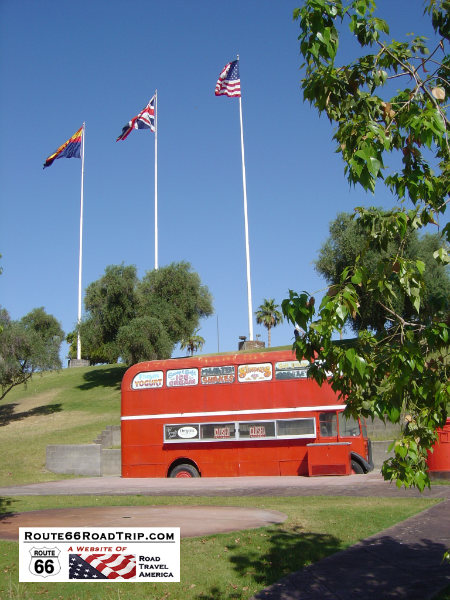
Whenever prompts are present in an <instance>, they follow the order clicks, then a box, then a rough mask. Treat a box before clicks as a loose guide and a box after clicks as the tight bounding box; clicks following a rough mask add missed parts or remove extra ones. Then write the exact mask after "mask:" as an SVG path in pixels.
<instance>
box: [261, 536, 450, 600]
mask: <svg viewBox="0 0 450 600" xmlns="http://www.w3.org/2000/svg"><path fill="white" fill-rule="evenodd" d="M445 549H446V548H445V544H442V543H438V542H434V541H431V540H429V539H419V540H417V541H414V542H406V541H403V540H401V539H400V540H399V539H396V538H393V537H391V536H387V535H386V536H382V537H379V538H375V539H374V538H372V539H367V540H363V541H362V542H361V543H359V544H357V545H355V546H352V547H351V548H349V549H348V550H346V551H345V552H339V553H338V554H336V555H335V556H334V557H330V559H329V560H324V561H322V562H319V563H317V564H315V565H312V566H311V567H309V568H308V569H306V570H303V571H297V572H293V573H292V574H291V575H289V576H287V577H285V578H284V579H282V580H281V581H278V582H277V583H276V584H275V585H273V586H272V587H271V588H269V589H266V590H261V591H260V592H259V593H257V594H256V595H255V596H254V599H255V600H256V599H258V600H278V599H279V598H285V597H286V598H290V597H291V594H292V592H295V594H296V595H295V597H299V598H319V597H325V598H332V597H333V598H334V597H336V596H337V595H338V596H339V598H364V600H380V598H399V599H400V598H405V599H406V598H407V599H408V600H423V598H432V597H433V598H434V596H435V594H438V593H439V591H440V590H442V589H443V588H445V586H446V585H448V582H449V580H450V563H445V562H443V555H444V552H445ZM342 574H345V576H342ZM324 591H326V594H325V593H324Z"/></svg>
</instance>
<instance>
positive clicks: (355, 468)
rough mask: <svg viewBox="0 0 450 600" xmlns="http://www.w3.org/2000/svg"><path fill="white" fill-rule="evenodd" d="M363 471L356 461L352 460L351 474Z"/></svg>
mask: <svg viewBox="0 0 450 600" xmlns="http://www.w3.org/2000/svg"><path fill="white" fill-rule="evenodd" d="M363 473H364V469H363V468H362V466H361V465H360V464H359V462H356V460H352V475H362V474H363Z"/></svg>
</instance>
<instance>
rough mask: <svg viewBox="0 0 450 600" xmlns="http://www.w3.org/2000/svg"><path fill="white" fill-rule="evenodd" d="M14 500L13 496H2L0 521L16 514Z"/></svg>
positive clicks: (0, 498) (0, 500) (0, 499)
mask: <svg viewBox="0 0 450 600" xmlns="http://www.w3.org/2000/svg"><path fill="white" fill-rule="evenodd" d="M13 502H14V500H13V499H12V498H7V497H6V496H0V521H2V520H3V519H7V518H8V517H10V516H11V515H13V514H14V510H13V509H12V506H11V505H12V503H13Z"/></svg>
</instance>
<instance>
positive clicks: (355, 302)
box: [282, 0, 450, 489]
mask: <svg viewBox="0 0 450 600" xmlns="http://www.w3.org/2000/svg"><path fill="white" fill-rule="evenodd" d="M448 7H449V3H448V0H431V1H430V2H429V3H428V6H427V7H426V9H425V12H426V13H427V14H428V15H430V16H431V22H432V25H433V28H434V30H435V32H436V35H437V36H438V37H437V39H436V40H435V41H434V43H433V46H431V43H429V42H428V43H429V44H430V46H431V49H430V50H429V49H428V47H427V40H426V39H425V38H424V37H422V36H415V37H412V36H411V37H410V38H409V39H408V40H406V41H402V42H399V41H396V40H393V41H392V42H390V43H388V41H386V39H385V38H386V36H387V35H388V33H389V28H388V25H387V23H386V22H385V21H384V20H382V19H380V18H378V17H375V16H374V12H375V9H376V4H375V2H374V0H353V1H351V2H349V3H348V4H347V5H345V6H344V4H343V2H342V0H333V1H331V0H306V1H305V3H304V5H303V7H302V8H301V9H297V10H296V11H295V12H294V18H295V19H297V20H298V22H299V26H300V36H299V40H300V50H301V54H302V55H303V58H304V60H305V77H304V79H303V81H302V87H303V95H304V98H305V100H308V101H309V102H310V103H311V104H312V105H314V106H315V107H316V108H317V110H318V111H319V113H322V112H325V114H326V115H327V117H328V118H329V120H330V121H331V122H332V123H333V124H334V125H335V132H334V139H335V140H336V142H337V144H338V146H337V151H338V152H339V153H340V154H341V156H342V158H343V160H344V164H345V173H346V174H347V178H348V180H349V182H350V184H352V185H361V186H362V188H363V189H364V190H367V191H374V190H375V187H376V184H377V183H378V184H379V183H381V182H383V183H384V185H385V186H387V188H388V189H389V190H390V191H391V192H392V193H393V195H394V197H395V198H396V199H397V201H398V203H399V204H398V206H395V207H393V208H392V209H391V210H389V211H386V212H382V211H380V210H377V209H373V208H372V209H364V208H361V207H359V208H357V209H356V210H355V216H354V218H355V220H356V222H357V223H358V226H360V227H361V228H362V230H363V231H364V232H365V235H366V236H367V238H368V239H369V240H370V245H371V246H372V247H374V248H377V249H378V250H379V251H380V255H379V257H378V259H377V261H376V265H375V266H374V268H372V269H368V268H367V267H365V265H364V252H362V253H361V254H360V255H358V256H356V258H355V260H353V261H352V260H350V261H348V264H346V265H344V266H343V269H342V272H341V274H340V280H339V283H338V284H336V285H334V286H332V288H330V290H328V292H327V293H326V294H325V296H324V298H323V299H322V301H321V304H320V306H319V308H318V309H316V307H315V302H314V298H313V297H312V296H311V295H310V294H309V293H307V292H302V293H300V294H298V293H296V292H293V291H291V292H290V295H289V298H288V299H286V300H284V301H283V304H282V307H283V311H284V314H285V315H286V316H287V318H288V319H289V320H290V321H291V322H293V323H297V324H298V325H299V326H300V327H301V328H302V329H303V330H304V331H305V334H304V335H303V336H300V337H299V338H298V339H297V340H296V342H295V344H294V345H295V348H296V352H297V356H298V357H302V358H303V357H305V358H307V359H309V360H311V361H314V360H315V358H316V357H317V356H318V355H319V354H320V358H321V359H322V362H319V363H318V362H314V363H313V365H312V367H311V368H310V375H311V376H312V377H313V378H314V379H315V380H316V381H317V382H319V383H320V384H321V383H323V382H324V381H325V380H326V378H327V372H331V374H332V375H331V377H330V378H329V379H328V381H329V382H330V384H331V386H332V387H333V389H334V390H336V391H337V392H338V393H339V394H340V395H341V396H342V397H343V398H345V402H346V404H347V409H346V410H347V413H348V414H351V415H353V416H358V415H363V416H375V415H376V416H379V417H381V418H387V419H389V420H390V421H392V422H399V420H400V415H401V414H402V413H403V414H405V415H406V416H405V419H404V422H402V433H401V435H400V437H399V439H397V440H396V441H395V445H394V447H393V450H394V456H393V458H392V459H390V460H388V461H386V462H385V463H384V465H383V469H382V472H383V475H384V477H385V478H386V479H395V480H396V481H397V485H399V486H401V485H405V486H410V485H415V486H417V487H418V488H419V489H423V488H424V487H425V485H427V484H428V485H429V479H428V474H427V468H426V457H427V449H428V448H430V447H431V446H432V444H433V443H434V441H435V439H436V433H435V432H436V428H438V427H440V426H443V424H444V423H445V420H446V417H447V404H448V401H449V392H450V388H449V384H448V364H449V360H448V359H449V333H448V326H449V322H450V319H449V314H448V310H447V309H446V307H445V305H443V304H440V303H439V302H437V303H436V304H435V306H434V308H433V314H432V315H427V314H426V313H425V312H424V311H423V306H424V290H425V284H424V273H425V270H426V268H427V267H426V265H425V263H424V261H423V260H421V259H419V258H417V257H414V258H412V257H409V256H408V255H407V253H406V248H407V243H406V240H407V239H408V238H409V236H411V235H412V233H413V232H415V231H419V230H421V229H422V228H423V227H425V226H426V225H430V224H434V225H435V226H438V223H439V217H440V215H443V214H444V212H445V210H446V206H447V203H448V190H449V189H450V185H449V183H450V181H449V173H450V166H449V165H450V161H449V154H450V152H449V141H448V126H449V122H448V119H447V115H446V106H445V104H444V101H445V98H446V97H448V94H449V92H450V85H449V82H448V69H449V67H450V60H449V57H448V55H447V54H446V53H445V47H446V44H447V42H448V40H449V31H450V28H449V25H450V17H449V11H448ZM343 23H347V24H348V26H349V29H350V33H351V34H352V36H354V37H355V39H356V41H357V42H358V43H359V45H360V47H361V48H362V52H363V54H362V56H360V57H357V58H356V59H355V60H354V61H352V62H351V63H349V64H342V65H340V66H339V65H338V54H337V51H338V45H339V38H340V35H341V34H340V32H339V29H340V27H341V24H343ZM342 35H344V34H342ZM394 79H395V82H392V80H394ZM391 82H392V83H391ZM393 83H395V85H403V87H402V88H401V89H400V90H399V91H395V88H394V86H393ZM389 159H391V160H392V164H393V165H397V164H399V165H400V167H399V168H398V170H397V171H396V170H395V169H389V170H388V165H387V161H388V160H389ZM385 163H386V164H385ZM408 204H409V207H408ZM440 233H441V235H442V236H443V242H442V243H441V244H440V247H439V248H438V249H436V250H435V251H434V253H433V257H434V260H435V262H436V264H437V265H439V264H447V263H448V254H447V248H446V245H445V243H444V240H446V241H447V242H448V241H449V237H450V225H446V226H445V227H444V228H443V229H442V231H441V232H440ZM382 252H383V254H382ZM384 253H385V254H384ZM429 268H430V267H428V269H429ZM398 289H400V290H401V292H402V294H404V296H405V297H406V298H407V299H408V301H409V302H410V303H411V306H412V308H413V312H412V314H411V317H410V318H408V319H404V318H403V316H402V314H400V313H399V312H398V309H397V308H396V302H397V292H396V290H398ZM361 294H372V295H373V297H374V301H375V302H376V304H377V306H378V308H379V309H381V310H382V311H383V312H384V317H385V321H386V323H387V326H386V327H385V329H384V331H382V332H381V333H379V334H376V333H375V332H373V331H371V330H370V329H368V328H365V329H361V330H360V331H359V334H358V338H357V340H356V341H355V342H354V343H353V344H348V342H347V343H339V342H335V341H333V336H334V335H335V333H336V331H340V330H342V328H343V326H344V324H345V322H346V320H347V318H348V317H349V316H350V317H352V318H353V319H354V318H356V316H357V315H358V314H359V313H360V310H361V306H360V302H359V297H360V295H361ZM430 316H431V318H430Z"/></svg>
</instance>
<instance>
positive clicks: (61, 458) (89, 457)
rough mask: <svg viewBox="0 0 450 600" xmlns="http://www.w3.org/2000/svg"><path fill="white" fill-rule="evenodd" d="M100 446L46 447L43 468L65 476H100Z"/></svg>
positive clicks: (69, 445) (66, 445) (65, 445)
mask: <svg viewBox="0 0 450 600" xmlns="http://www.w3.org/2000/svg"><path fill="white" fill-rule="evenodd" d="M100 455H101V446H99V445H98V444H64V445H52V446H47V457H46V462H45V467H46V468H47V469H48V470H49V471H52V472H53V473H64V474H66V475H89V476H90V477H99V476H100V475H101V458H100Z"/></svg>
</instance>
